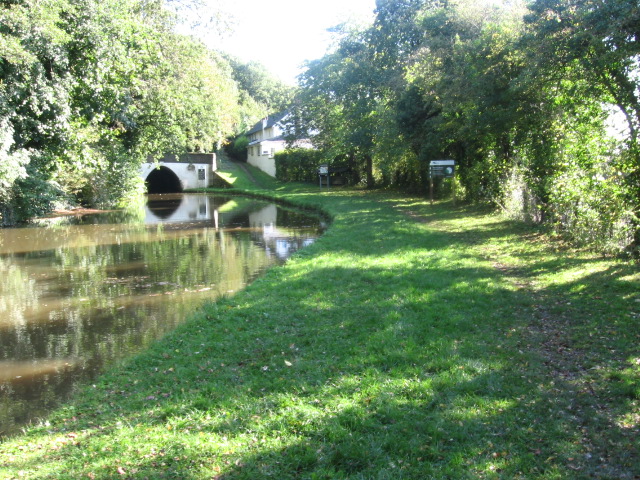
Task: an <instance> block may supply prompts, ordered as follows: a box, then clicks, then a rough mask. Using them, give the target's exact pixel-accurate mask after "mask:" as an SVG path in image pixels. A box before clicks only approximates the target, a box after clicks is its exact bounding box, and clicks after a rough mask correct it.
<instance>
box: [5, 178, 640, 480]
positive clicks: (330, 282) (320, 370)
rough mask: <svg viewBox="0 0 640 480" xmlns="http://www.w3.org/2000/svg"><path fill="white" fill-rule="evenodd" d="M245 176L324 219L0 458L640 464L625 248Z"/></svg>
mask: <svg viewBox="0 0 640 480" xmlns="http://www.w3.org/2000/svg"><path fill="white" fill-rule="evenodd" d="M246 185H247V188H251V189H252V190H253V192H254V193H258V194H264V193H266V192H267V191H268V192H269V193H270V194H272V195H274V196H277V197H279V198H281V199H284V200H287V201H289V202H294V203H298V204H303V205H305V206H308V207H309V206H313V207H316V208H319V209H322V210H323V211H325V212H327V214H328V215H329V216H331V218H332V219H333V223H332V225H331V227H330V229H329V230H328V231H327V233H326V234H325V235H324V236H323V237H322V238H321V239H320V240H319V241H317V242H316V243H315V244H314V245H312V246H310V247H308V248H306V249H305V250H303V251H302V252H300V253H299V254H297V255H296V256H295V257H294V258H293V259H291V260H290V261H289V262H287V264H285V265H284V266H281V267H276V268H273V269H271V270H269V271H268V272H267V274H266V275H265V276H264V277H262V278H260V279H258V280H257V281H256V282H254V283H253V284H252V285H250V286H249V287H248V288H247V289H246V290H244V291H242V292H240V293H238V294H237V295H235V296H234V297H231V298H226V299H223V300H220V301H218V302H215V303H212V304H208V305H205V306H204V307H203V308H202V310H201V311H199V312H197V313H196V314H194V315H193V317H192V318H191V319H190V320H189V321H188V322H187V323H186V324H184V325H183V326H181V327H180V328H179V329H178V330H177V331H175V332H174V333H172V334H170V335H168V336H167V337H166V338H164V339H163V340H162V341H160V342H158V343H157V344H156V345H154V347H153V348H151V349H150V350H149V351H147V352H145V353H143V354H142V355H139V356H138V357H136V358H134V359H131V360H130V361H128V362H126V363H125V364H124V365H121V366H119V367H117V368H114V369H113V370H112V371H110V372H108V373H107V374H105V375H104V376H103V377H101V378H100V379H99V380H97V381H96V383H95V385H94V386H89V387H88V388H86V389H85V390H83V391H82V392H80V393H79V394H78V396H77V398H76V400H75V401H74V402H72V403H69V404H68V405H65V406H64V407H62V408H61V409H60V410H59V411H57V412H54V413H53V414H52V415H51V416H50V418H48V419H47V420H46V422H43V424H42V425H39V426H34V427H33V428H30V429H29V430H28V431H27V432H25V434H24V435H20V436H18V437H15V438H10V439H6V440H5V441H4V443H2V444H1V445H0V477H1V478H36V479H39V478H52V479H53V478H57V479H78V478H100V479H106V478H117V477H120V478H140V479H142V478H151V479H157V478H179V479H201V478H202V479H204V478H215V479H219V480H220V479H225V480H230V479H252V480H253V479H267V478H276V479H334V478H335V479H347V478H348V479H428V478H435V479H443V478H456V479H457V478H508V479H512V478H523V479H531V478H536V479H538V478H539V479H555V478H634V477H637V476H638V475H640V464H639V463H638V458H640V456H639V454H640V451H639V443H638V420H639V413H640V408H639V401H640V380H639V378H640V353H638V349H637V344H638V339H639V338H640V328H639V326H638V319H639V317H640V290H639V289H638V287H639V282H640V274H639V272H638V268H637V266H634V265H630V264H627V263H624V262H621V261H616V260H607V259H602V258H599V257H597V256H594V255H591V254H588V253H585V252H578V251H570V250H567V249H561V248H555V247H554V246H555V245H557V243H556V242H554V241H553V239H549V238H548V237H546V236H544V235H543V234H541V233H538V232H536V231H532V230H531V229H529V228H527V227H525V226H522V225H519V224H517V223H513V222H510V221H506V220H504V219H502V218H500V217H498V216H495V215H492V214H491V212H488V211H485V210H482V209H477V208H469V207H465V206H457V207H454V206H452V205H450V204H447V203H437V204H435V205H430V204H429V203H428V202H427V201H425V200H424V199H417V198H414V199H412V198H405V197H401V196H397V195H392V194H385V193H370V192H369V193H368V192H362V191H350V190H344V189H332V190H331V191H330V192H327V191H326V190H325V191H323V192H320V191H319V190H318V189H317V188H313V187H304V186H300V185H281V184H275V185H271V188H270V189H268V190H267V187H266V186H265V184H263V185H262V187H263V188H256V186H255V185H253V186H251V182H247V183H246ZM274 187H275V188H274Z"/></svg>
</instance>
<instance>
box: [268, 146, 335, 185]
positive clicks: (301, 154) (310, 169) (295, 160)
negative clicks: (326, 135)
mask: <svg viewBox="0 0 640 480" xmlns="http://www.w3.org/2000/svg"><path fill="white" fill-rule="evenodd" d="M275 161H276V178H277V179H278V180H281V181H283V182H307V183H313V182H315V181H317V180H318V167H319V166H320V165H321V164H322V163H325V162H326V160H325V158H324V157H323V156H322V153H321V152H320V151H318V150H312V149H309V148H293V149H289V150H285V151H283V152H279V153H276V156H275Z"/></svg>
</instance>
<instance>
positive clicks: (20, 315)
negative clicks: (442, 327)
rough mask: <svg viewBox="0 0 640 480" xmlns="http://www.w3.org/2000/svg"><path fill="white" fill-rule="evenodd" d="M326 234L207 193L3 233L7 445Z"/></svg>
mask: <svg viewBox="0 0 640 480" xmlns="http://www.w3.org/2000/svg"><path fill="white" fill-rule="evenodd" d="M321 231H322V225H321V222H320V220H319V219H318V218H314V217H310V216H309V215H306V214H303V213H300V212H298V211H295V210H292V209H286V208H282V207H280V206H278V205H276V204H272V203H266V202H263V201H257V200H254V199H248V198H244V197H228V198H225V197H220V196H209V195H204V194H171V195H155V196H149V197H148V202H147V205H146V206H145V208H144V209H140V210H139V211H137V212H110V213H101V214H95V215H84V216H82V217H58V218H54V219H46V220H42V221H40V222H38V223H37V224H36V225H32V226H29V227H26V228H9V229H0V437H2V436H5V435H8V434H12V433H15V432H17V431H19V429H20V427H22V426H24V425H25V424H28V423H29V422H34V421H37V419H38V418H41V417H43V416H44V415H45V414H46V412H47V411H49V410H51V409H52V408H54V407H55V406H56V405H59V404H60V402H62V401H64V400H65V399H67V398H69V396H70V395H72V394H73V392H74V391H75V390H76V389H77V388H78V387H79V385H80V384H82V383H86V382H89V381H90V380H91V379H92V378H94V377H95V376H96V375H97V374H98V373H99V372H101V371H102V370H103V369H104V368H105V367H106V366H108V365H110V364H113V363H114V362H116V361H118V360H120V359H122V358H125V357H128V356H131V355H133V354H135V353H137V352H139V351H141V350H143V349H144V348H145V347H147V346H148V345H149V344H150V343H151V342H153V341H154V340H156V339H158V338H159V337H161V336H162V335H164V334H165V333H167V332H169V331H171V330H172V329H174V328H175V327H176V326H177V325H178V324H179V323H180V322H183V321H184V320H185V318H186V317H187V316H188V314H189V312H192V311H194V310H195V309H196V308H197V307H198V306H199V305H202V304H203V303H204V302H205V301H207V300H212V299H215V298H217V297H219V296H221V295H226V294H231V293H233V292H236V291H237V290H239V289H242V288H243V287H244V286H245V285H247V283H249V282H251V280H253V279H254V278H256V277H257V276H259V275H260V274H261V273H263V272H264V271H265V269H267V268H268V267H270V266H272V265H274V264H278V263H281V262H283V261H285V260H286V259H287V258H288V257H289V256H290V255H291V254H292V253H293V252H295V251H297V250H298V249H300V248H302V247H304V246H306V245H309V244H311V243H312V242H313V241H314V239H316V238H317V237H318V236H319V235H320V234H321Z"/></svg>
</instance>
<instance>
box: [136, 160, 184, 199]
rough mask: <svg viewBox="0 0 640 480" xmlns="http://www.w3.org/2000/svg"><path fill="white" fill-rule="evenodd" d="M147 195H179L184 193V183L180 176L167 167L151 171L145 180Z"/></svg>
mask: <svg viewBox="0 0 640 480" xmlns="http://www.w3.org/2000/svg"><path fill="white" fill-rule="evenodd" d="M145 185H146V186H147V193H177V192H182V183H180V179H179V178H178V176H177V175H176V174H175V173H174V172H173V170H171V169H170V168H167V167H165V166H162V167H160V168H156V169H154V170H152V171H151V173H150V174H149V175H148V176H147V179H146V180H145Z"/></svg>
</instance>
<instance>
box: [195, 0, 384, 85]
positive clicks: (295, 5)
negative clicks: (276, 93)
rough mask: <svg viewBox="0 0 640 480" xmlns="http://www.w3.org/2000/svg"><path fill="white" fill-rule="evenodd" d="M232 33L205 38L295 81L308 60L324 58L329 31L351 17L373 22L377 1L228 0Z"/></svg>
mask: <svg viewBox="0 0 640 480" xmlns="http://www.w3.org/2000/svg"><path fill="white" fill-rule="evenodd" d="M215 3H216V4H218V6H220V5H221V4H222V3H224V4H225V5H224V6H222V8H223V9H224V10H226V11H227V12H229V13H230V14H231V15H230V18H232V22H233V23H234V24H235V25H232V30H233V34H232V35H230V36H227V38H224V39H222V40H221V39H220V38H219V37H218V36H217V35H215V34H211V35H209V36H208V37H207V38H205V39H203V40H205V42H206V43H207V44H208V45H209V46H210V47H213V48H219V49H220V50H223V51H226V52H228V53H230V54H232V55H234V56H236V57H238V58H240V59H241V60H243V61H245V62H248V61H252V60H255V61H258V62H260V63H262V64H263V65H264V66H265V67H267V69H268V70H269V71H271V72H272V73H273V74H274V75H276V76H278V77H279V78H281V79H282V80H284V81H285V82H287V83H290V84H292V85H294V84H296V80H295V77H296V76H297V75H298V74H299V73H301V71H302V70H301V68H300V67H301V65H302V64H303V62H305V61H306V60H314V59H316V58H320V57H322V56H323V55H324V54H325V53H326V51H327V48H328V47H329V46H330V44H331V34H330V33H328V32H327V29H328V28H330V27H332V26H335V25H337V24H340V23H344V22H347V21H359V22H362V21H365V22H368V21H371V20H372V19H373V11H374V9H375V6H376V5H375V0H320V1H317V0H262V1H261V0H226V1H220V0H217V1H216V2H215Z"/></svg>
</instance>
